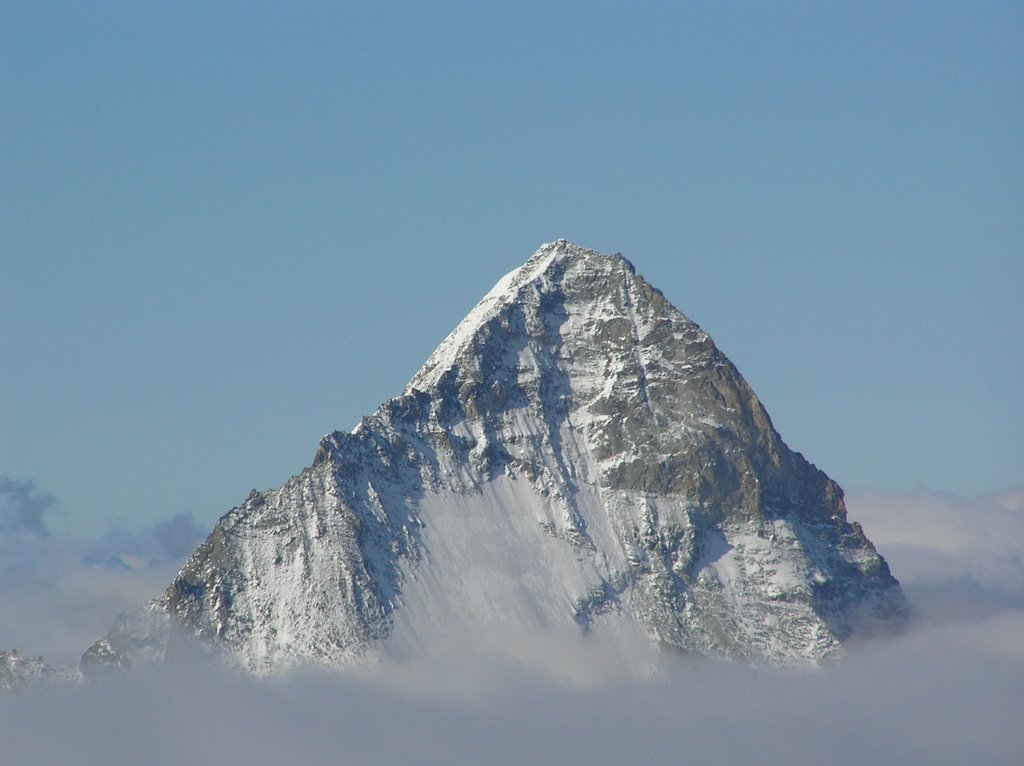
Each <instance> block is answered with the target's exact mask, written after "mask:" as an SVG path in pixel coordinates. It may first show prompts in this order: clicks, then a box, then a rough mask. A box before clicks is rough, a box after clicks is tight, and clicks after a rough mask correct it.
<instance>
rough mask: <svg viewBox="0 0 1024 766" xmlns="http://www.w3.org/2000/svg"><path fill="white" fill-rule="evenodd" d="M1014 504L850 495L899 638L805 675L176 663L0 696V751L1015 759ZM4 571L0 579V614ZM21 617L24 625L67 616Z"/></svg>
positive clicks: (299, 756)
mask: <svg viewBox="0 0 1024 766" xmlns="http://www.w3.org/2000/svg"><path fill="white" fill-rule="evenodd" d="M1022 499H1024V491H1021V490H1020V489H1015V490H1012V491H1009V492H1005V493H1000V494H993V495H988V496H985V497H979V498H972V499H965V498H959V497H956V496H952V495H945V494H939V493H931V492H927V491H924V490H921V491H918V492H915V493H898V494H889V493H867V492H865V493H855V494H852V495H851V496H850V497H849V498H848V506H849V509H850V515H851V517H852V518H854V519H857V520H859V521H861V523H862V524H863V525H864V527H865V530H866V532H867V534H868V536H869V537H871V538H872V539H873V540H874V541H875V542H876V544H877V545H878V548H879V550H880V551H881V552H882V553H883V555H885V556H886V557H887V559H888V560H889V562H890V565H891V566H892V569H893V572H894V574H895V575H896V576H897V577H898V578H900V579H901V581H902V582H903V583H904V584H905V587H906V590H907V594H908V597H909V599H910V601H911V606H912V609H913V610H914V620H913V622H912V625H911V627H910V629H909V630H908V632H907V633H906V634H905V635H904V636H902V637H900V638H897V639H887V640H878V641H874V642H871V643H867V644H862V645H859V646H854V647H852V649H851V651H850V653H849V655H848V656H846V657H845V658H843V659H842V660H840V661H837V662H835V663H832V664H830V665H828V666H826V667H823V668H820V669H817V670H813V671H808V670H787V671H774V670H773V671H760V670H751V669H749V668H742V667H735V666H729V665H720V664H716V663H708V662H699V661H693V660H689V661H688V660H684V659H681V658H676V659H675V660H670V661H667V662H666V664H665V666H664V667H663V669H662V672H661V674H660V676H659V677H658V678H656V679H649V680H619V681H614V682H606V683H595V684H587V683H581V682H579V679H577V681H576V682H575V683H568V682H565V681H562V680H558V679H557V678H556V677H554V676H552V675H551V674H550V673H546V672H543V671H541V670H539V669H537V667H538V663H529V662H525V661H523V660H522V658H519V659H517V658H515V657H509V656H506V657H504V658H497V657H495V656H484V655H483V654H481V652H480V651H479V649H478V647H474V645H473V642H472V640H467V641H466V642H465V643H460V644H459V645H453V646H451V647H448V648H447V651H445V652H444V653H442V654H441V655H439V656H437V657H434V658H433V659H432V661H431V662H430V663H429V664H428V666H426V667H412V666H409V667H401V668H397V669H396V668H391V669H390V670H387V671H385V670H383V669H382V670H379V671H377V672H370V673H364V674H360V675H354V674H324V673H320V674H302V673H297V674H294V675H292V676H289V677H287V678H279V679H274V680H270V681H257V680H253V679H249V678H243V677H237V676H231V675H225V674H224V672H223V671H220V670H217V669H215V668H212V667H211V666H210V665H209V664H208V660H205V659H202V658H199V657H193V658H191V659H190V660H188V661H185V662H183V663H182V664H180V665H178V666H176V667H174V668H169V669H164V670H159V671H150V672H145V673H139V674H137V675H134V676H132V677H130V678H127V679H124V680H121V681H116V682H110V683H103V684H99V685H90V686H87V687H82V688H41V689H37V690H35V691H33V692H32V693H29V694H24V695H18V696H13V697H10V696H9V697H6V698H0V741H2V742H3V743H4V744H3V752H4V756H5V758H9V759H10V761H11V762H12V763H51V762H52V763H61V762H74V763H80V764H101V763H102V764H108V763H150V764H156V765H157V766H161V765H162V764H180V763H189V764H214V763H227V764H236V763H237V764H264V763H266V764H271V763H304V764H339V763H358V764H395V763H403V762H408V763H417V764H435V763H436V764H442V763H443V764H461V763H466V764H479V763H488V764H505V763H509V764H511V763H553V762H562V763H587V764H613V763H615V764H621V763H636V762H643V761H664V762H682V763H687V764H704V763H706V764H712V763H714V764H720V763H737V762H749V763H765V764H775V763H779V764H781V763H786V764H821V763H829V764H864V763H901V764H929V765H933V764H963V763H971V764H1012V763H1021V762H1024V733H1022V729H1021V726H1020V720H1019V718H1020V710H1021V709H1024V608H1022V604H1021V602H1020V595H1021V594H1022V593H1024V569H1022V567H1021V561H1022V558H1024V533H1022V529H1024V527H1022V521H1024V519H1022V517H1024V503H1022ZM179 523H180V520H179ZM157 526H158V527H159V526H160V525H157ZM171 526H173V525H171ZM186 526H187V525H186ZM169 528H170V527H167V529H169ZM161 529H164V527H161ZM153 534H158V533H156V532H154V533H153ZM173 537H174V536H173V535H169V537H168V538H166V539H172V538H173ZM37 542H40V541H37ZM154 544H155V543H154ZM172 547H173V546H172ZM168 550H170V548H168ZM89 571H92V572H94V573H99V572H100V571H101V570H97V569H90V570H89ZM80 573H81V570H80V569H76V568H75V566H73V565H71V564H70V563H69V564H68V565H67V566H66V567H65V568H63V569H58V570H57V574H55V575H54V576H53V578H52V582H51V588H52V590H53V591H54V592H63V593H64V594H65V596H66V597H67V601H65V602H62V601H60V600H59V599H56V600H53V601H51V602H50V604H51V607H53V608H58V609H59V608H60V605H61V604H63V605H64V607H68V608H69V605H68V603H67V602H68V601H73V600H74V597H75V596H76V595H77V596H80V595H81V592H82V588H79V587H77V586H74V585H73V584H72V583H71V582H70V581H69V580H68V578H69V577H70V576H72V575H74V576H76V577H77V576H78V575H79V574H80ZM102 573H103V574H104V575H105V576H109V577H110V578H111V581H119V582H127V581H130V580H132V578H133V577H136V578H138V577H139V576H140V575H141V572H140V571H138V570H131V571H129V570H121V569H107V570H102ZM38 577H40V578H42V579H45V575H44V574H43V573H39V574H38ZM164 582H166V581H164ZM9 584H10V583H9V582H8V583H7V584H6V585H5V584H3V582H0V598H2V599H3V602H2V603H0V607H3V608H4V609H5V610H6V608H7V606H8V599H9V595H10V594H9V591H8V587H7V586H8V585H9ZM104 584H106V583H104ZM136 585H141V582H137V583H136ZM162 585H163V583H161V584H160V585H159V586H158V587H157V588H156V589H154V590H152V591H150V592H148V593H147V594H146V598H148V597H150V596H152V595H154V594H155V593H156V592H157V590H159V588H160V587H162ZM134 587H135V586H133V588H134ZM94 588H95V592H96V593H98V591H99V586H98V585H96V586H92V585H90V586H89V587H87V588H85V589H84V590H85V591H87V592H90V593H91V592H94ZM130 590H132V588H125V589H124V592H123V594H122V595H124V596H127V593H128V591H130ZM34 619H36V620H37V622H36V624H35V626H34V627H35V629H36V630H37V637H38V636H39V635H42V634H44V633H45V632H46V631H47V630H51V629H52V628H51V627H50V626H52V625H53V624H55V623H56V624H70V623H71V622H73V621H72V620H69V619H68V616H67V615H57V614H49V615H44V614H42V613H40V614H37V615H36V616H35V618H34ZM108 624H109V623H108ZM25 637H26V639H28V638H29V635H28V631H26V632H25ZM0 643H6V644H9V643H10V642H9V641H7V640H6V634H4V635H3V636H0ZM37 643H38V642H37ZM20 648H23V649H24V651H25V652H34V651H36V649H35V648H34V647H33V646H30V645H29V644H28V643H26V644H25V645H24V646H23V647H20ZM534 651H536V652H548V653H549V655H550V656H548V657H546V658H545V661H544V662H543V663H539V664H540V665H548V666H551V665H557V664H559V663H566V664H571V663H572V662H573V661H574V660H575V659H576V658H575V657H574V656H572V655H573V654H574V653H575V652H577V651H578V649H574V648H573V646H572V645H566V644H564V643H561V642H555V641H553V642H551V643H550V644H549V645H538V646H537V648H536V649H535V650H534Z"/></svg>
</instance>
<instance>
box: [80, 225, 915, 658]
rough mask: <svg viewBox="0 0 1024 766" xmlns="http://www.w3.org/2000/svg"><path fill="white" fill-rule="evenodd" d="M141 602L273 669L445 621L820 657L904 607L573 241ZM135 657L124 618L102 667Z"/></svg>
mask: <svg viewBox="0 0 1024 766" xmlns="http://www.w3.org/2000/svg"><path fill="white" fill-rule="evenodd" d="M149 610H150V613H151V616H152V617H159V616H165V615H169V616H170V617H171V618H172V620H171V622H173V623H175V624H177V625H181V626H184V627H185V628H186V629H187V630H188V631H189V632H192V633H195V634H196V635H198V636H200V637H202V638H204V639H206V640H208V641H209V642H211V643H212V644H214V645H218V646H222V647H224V648H226V649H227V650H228V651H229V653H230V654H231V655H232V656H234V657H236V658H237V659H238V660H239V661H240V662H241V663H242V664H243V665H245V666H246V667H248V668H249V669H251V670H253V671H255V672H268V671H271V670H274V669H277V668H280V667H284V666H287V665H289V664H292V663H294V662H310V661H312V662H320V663H325V664H328V665H335V666H337V665H345V664H348V663H351V662H353V661H355V660H358V659H359V658H370V657H374V658H382V657H383V658H387V657H392V658H394V657H407V656H410V655H416V654H417V653H429V652H430V651H431V650H432V647H436V645H437V644H438V642H441V641H444V640H445V637H446V636H450V635H451V634H452V633H453V632H462V633H463V634H466V635H474V636H482V635H487V636H491V637H495V636H497V637H500V636H507V637H510V638H509V639H508V643H509V646H508V647H507V648H508V650H509V651H517V650H516V649H515V646H522V645H524V642H526V643H528V639H529V636H531V635H537V634H540V633H543V632H545V631H555V632H560V633H564V632H566V631H570V630H571V631H573V632H574V633H575V634H576V635H578V636H579V637H580V640H585V641H591V642H593V641H599V640H608V641H610V642H611V643H613V644H615V645H616V646H618V647H620V650H621V652H622V653H624V654H625V655H635V656H636V657H638V658H639V657H641V656H643V657H647V656H648V655H649V654H650V648H651V647H652V646H654V647H660V648H674V649H678V650H682V651H685V652H694V653H699V654H711V655H720V656H725V657H731V658H735V659H743V660H757V659H765V660H768V661H772V662H780V663H791V662H800V661H807V660H810V661H817V660H820V659H821V658H823V657H825V656H827V655H829V654H830V653H833V652H835V651H837V650H839V648H840V646H841V642H842V641H843V640H845V639H846V638H847V637H849V636H850V635H852V634H853V633H855V632H856V631H866V630H874V629H876V628H878V627H879V626H892V625H898V624H899V623H900V621H901V620H902V618H903V615H904V613H905V605H904V601H903V597H902V594H901V592H900V590H899V586H898V584H897V582H896V581H895V580H894V579H893V578H892V576H891V575H890V574H889V570H888V567H887V566H886V564H885V562H884V561H883V560H882V558H881V557H880V556H878V555H877V553H876V552H875V550H874V548H873V546H872V545H871V543H870V542H869V541H868V540H867V539H866V537H865V536H864V535H863V533H862V531H861V530H860V528H859V527H858V526H857V525H855V524H850V523H848V522H847V520H846V512H845V509H844V507H843V501H842V491H841V490H840V489H839V487H838V486H837V485H836V484H835V483H834V482H832V481H831V480H830V479H829V478H828V477H827V476H825V475H824V474H823V473H822V472H821V471H819V470H817V469H816V468H815V467H814V466H812V465H810V464H809V463H808V462H807V461H806V460H804V459H803V457H802V456H801V455H799V454H797V453H794V452H792V451H790V450H789V449H788V448H787V447H786V446H785V444H784V443H783V442H782V439H781V438H780V436H779V435H778V433H776V431H775V430H774V428H773V427H772V425H771V421H770V419H769V418H768V415H767V413H766V412H765V410H764V408H763V407H762V406H761V404H760V402H759V401H758V399H757V397H756V396H755V395H754V393H753V392H752V391H751V390H750V388H749V387H748V386H747V384H746V382H745V381H744V380H743V378H742V377H741V376H740V374H739V373H738V371H737V370H736V369H735V367H734V366H733V365H732V364H731V363H730V362H729V361H728V359H726V358H725V356H724V355H723V354H722V353H721V352H720V351H719V350H718V349H717V348H716V347H715V345H714V343H713V342H712V340H711V339H710V337H708V335H707V334H706V333H704V332H703V331H702V330H701V329H700V328H699V327H698V326H697V325H696V324H694V323H693V322H691V321H689V320H688V319H687V318H686V317H685V316H683V315H682V314H681V313H680V312H679V311H678V310H676V309H675V308H674V307H673V306H672V305H671V304H669V303H668V301H667V300H666V299H665V297H664V296H663V295H662V294H661V293H660V292H659V291H657V290H655V289H654V288H652V287H651V286H650V285H649V284H647V283H646V282H645V281H644V280H643V278H642V277H640V276H638V275H637V274H636V273H635V271H634V268H633V266H632V265H631V264H630V263H629V262H628V261H626V260H625V259H624V258H622V257H621V256H618V255H613V256H604V255H600V254H598V253H595V252H593V251H590V250H586V249H584V248H581V247H578V246H576V245H573V244H571V243H569V242H566V241H564V240H561V241H558V242H556V243H553V244H550V245H545V246H543V247H542V248H541V249H540V250H538V251H537V253H535V254H534V255H533V257H531V258H530V259H529V260H528V261H527V262H526V263H525V264H524V265H523V266H522V267H521V268H519V269H517V270H516V271H514V272H512V273H511V274H508V275H506V276H505V277H504V278H503V279H502V280H500V281H499V282H498V284H497V285H496V286H495V287H494V288H493V289H492V290H491V291H490V292H489V293H488V294H487V295H486V296H485V297H484V298H483V299H482V300H481V302H480V303H479V304H478V305H477V306H476V307H475V308H474V309H473V310H472V311H471V312H470V314H469V315H468V316H467V317H466V318H465V319H464V320H463V321H462V322H461V323H460V324H459V325H458V327H456V329H455V330H454V331H453V332H452V333H451V334H450V335H449V336H448V338H446V339H445V340H444V342H443V343H442V344H441V345H440V346H439V347H438V348H437V350H436V351H435V352H434V353H433V354H432V355H431V356H430V358H429V359H428V360H427V362H426V363H425V364H424V366H423V368H422V369H421V370H420V371H419V372H418V373H417V374H416V375H415V376H414V377H413V378H412V380H411V381H410V383H409V385H408V387H407V388H406V390H405V392H404V393H403V394H402V395H401V396H399V397H396V398H394V399H391V400H389V401H387V402H385V403H384V404H383V405H381V407H380V408H378V410H377V411H376V412H375V413H374V414H373V415H372V416H370V417H367V418H364V419H363V420H362V421H361V422H360V424H359V425H358V426H357V427H356V428H355V429H354V430H353V431H352V432H351V433H342V432H335V433H332V434H329V435H328V436H325V437H324V438H323V440H322V441H321V444H320V446H319V449H318V451H317V453H316V457H315V459H314V461H313V464H312V465H311V466H310V467H309V468H307V469H305V470H304V471H303V472H302V473H301V474H299V475H298V476H295V477H293V478H292V479H291V480H289V481H288V482H287V483H286V484H285V485H284V486H283V487H281V488H279V489H276V490H272V491H268V492H263V493H253V494H252V495H250V497H249V498H247V500H246V501H245V503H244V504H242V505H241V506H239V507H238V508H235V509H233V510H231V511H230V512H229V513H227V514H226V515H225V516H224V517H223V518H222V519H221V520H220V521H219V522H218V523H217V525H216V527H215V529H214V530H213V533H212V534H211V535H210V537H209V538H208V540H207V541H206V542H205V543H203V545H201V546H200V548H199V549H198V550H197V551H196V553H195V554H194V555H193V557H192V558H191V560H190V561H189V562H188V563H187V564H186V566H185V567H184V568H183V569H182V571H181V573H179V575H178V576H177V577H176V578H175V580H174V582H172V583H171V585H170V587H169V588H168V589H167V591H166V592H165V593H164V594H163V595H162V596H160V597H159V598H158V599H156V600H155V601H154V602H153V604H151V605H150V607H149ZM499 642H500V639H499ZM141 643H144V644H145V645H146V646H147V647H148V648H147V652H148V653H149V654H150V655H152V654H153V653H154V651H155V652H156V653H157V654H159V652H160V651H164V650H166V647H165V646H163V645H159V641H157V642H156V643H157V646H156V648H155V649H154V642H153V640H152V639H151V638H147V640H146V641H144V642H141ZM513 644H514V645H515V646H513ZM139 645H140V640H139V639H138V637H135V638H133V637H132V635H131V631H128V630H123V629H115V630H114V631H112V632H111V634H110V635H108V636H107V638H106V639H104V640H103V641H102V642H99V643H98V644H97V646H96V647H94V649H93V650H90V652H91V654H90V653H87V655H86V658H85V659H86V663H87V664H88V663H90V662H92V663H94V664H104V663H109V662H117V663H123V662H127V661H129V660H130V659H131V655H132V653H133V651H135V650H134V649H133V647H136V648H137V647H138V646H139ZM100 650H102V651H100ZM644 661H646V660H644Z"/></svg>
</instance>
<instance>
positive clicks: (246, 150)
mask: <svg viewBox="0 0 1024 766" xmlns="http://www.w3.org/2000/svg"><path fill="white" fill-rule="evenodd" d="M213 6H216V7H213ZM559 237H567V238H569V239H572V240H574V241H576V242H578V243H580V244H582V245H586V246H589V247H593V248H595V249H598V250H601V251H603V252H615V251H621V252H622V253H623V254H624V255H626V256H627V257H628V258H630V259H631V260H632V261H633V262H634V264H635V265H636V266H637V269H638V271H639V272H640V273H642V274H644V275H645V276H646V277H647V278H648V279H649V280H650V281H651V282H652V283H653V284H654V285H656V286H657V287H659V288H661V289H662V291H663V292H665V294H666V295H667V296H668V297H669V299H670V300H672V302H673V303H675V304H676V305H677V306H678V307H679V308H680V309H681V310H682V311H683V312H684V313H686V314H687V315H688V316H690V317H691V318H692V319H694V320H695V321H697V322H698V323H700V324H701V325H702V326H703V327H704V328H705V329H706V330H708V331H709V332H710V333H711V335H712V336H713V337H714V338H715V340H716V341H717V343H718V345H719V346H720V347H721V348H722V349H723V350H724V351H725V352H726V353H727V354H728V355H729V356H730V357H731V358H732V359H733V361H734V362H735V363H736V364H737V366H738V367H739V368H740V371H741V372H742V373H743V374H744V375H745V376H746V377H747V379H748V380H749V382H750V383H751V385H752V386H753V387H754V389H755V391H757V392H758V394H759V395H760V397H761V399H762V400H763V401H764V403H765V405H766V406H767V408H768V410H769V412H770V413H771V414H772V416H773V419H774V421H775V424H776V426H777V427H778V429H779V430H780V432H781V433H782V435H783V437H784V438H785V439H786V441H787V442H788V443H789V444H790V446H792V447H793V448H795V449H797V450H800V451H802V452H804V453H805V454H806V455H807V457H808V458H809V459H810V460H812V461H813V462H815V463H816V464H818V465H819V466H820V467H822V468H823V469H824V470H826V471H827V472H828V473H829V474H830V475H832V476H833V477H834V478H835V479H837V480H838V481H839V482H840V483H841V484H843V485H844V486H847V487H848V488H856V487H861V488H868V487H870V488H878V489H900V488H913V487H915V486H919V485H923V486H927V487H929V488H931V489H933V490H946V491H951V492H955V493H959V494H964V495H970V494H974V493H979V492H982V491H985V490H990V489H998V488H1002V487H1006V486H1010V485H1013V484H1019V483H1020V482H1022V481H1024V447H1022V445H1021V437H1022V435H1024V301H1022V293H1024V4H1021V3H1019V2H1008V3H994V2H990V3H982V2H970V3H967V2H963V3H945V2H933V1H930V2H923V3H914V2H899V3H891V2H885V3H844V4H840V3H820V2H807V3H784V2H779V3H761V2H751V3H731V4H728V3H726V4H723V3H718V2H707V3H685V4H684V3H674V2H673V3H664V4H660V3H658V4H651V3H639V4H630V5H629V7H628V8H627V7H626V5H625V4H622V3H597V2H586V3H582V2H581V3H558V2H554V3H551V2H546V3H540V4H536V5H533V4H529V3H514V4H512V3H509V4H505V3H480V2H466V3H459V4H450V3H437V4H428V3H416V4H410V3H388V4H384V3H366V4H359V5H354V4H340V3H330V4H328V3H287V4H284V3H281V4H278V5H267V4H262V3H252V2H247V3H216V4H210V3H205V2H204V3H188V2H185V3H127V2H126V3H120V4H111V3H105V2H92V3H64V2H61V3H45V2H39V0H33V1H32V2H6V1H4V2H0V267H2V268H0V352H2V359H0V477H6V478H7V479H8V481H13V482H24V481H33V482H35V484H36V485H37V487H38V488H39V489H40V491H44V492H48V493H50V494H52V495H54V496H55V497H56V498H57V501H58V502H57V509H58V511H59V515H56V516H53V517H52V518H51V520H50V523H51V524H52V525H53V527H54V528H58V527H60V528H62V529H64V530H66V531H72V530H81V531H86V530H93V529H97V528H100V527H105V526H107V525H109V524H110V523H111V522H115V521H116V522H120V523H125V524H129V525H131V524H139V525H141V524H149V523H152V522H153V521H154V520H157V519H163V518H167V517H169V516H172V515H174V514H177V513H179V512H193V513H194V514H195V515H196V517H197V518H198V519H200V520H204V521H207V520H208V521H210V522H212V520H213V519H215V518H216V517H217V516H219V515H220V514H221V513H223V512H224V511H226V510H227V509H228V508H230V507H231V506H232V505H235V504H237V503H238V502H240V501H241V500H242V499H243V498H244V496H245V494H246V493H247V492H248V490H249V489H250V488H253V487H258V488H268V487H272V486H276V485H278V484H280V483H281V482H282V481H283V480H284V479H286V478H287V477H288V476H289V475H291V474H293V473H296V472H298V471H299V470H300V469H301V468H302V467H303V466H305V465H307V464H308V463H309V462H310V460H311V459H312V456H313V453H314V451H315V449H316V445H317V440H318V438H319V437H320V436H321V435H322V434H323V433H325V432H328V431H331V430H333V429H335V428H349V427H351V426H352V425H353V424H354V423H355V422H356V421H357V420H358V418H359V416H360V415H362V414H364V413H367V412H370V411H372V410H373V409H374V408H375V407H376V405H377V404H379V403H380V402H381V401H383V400H384V399H386V398H388V397H389V396H392V395H395V394H397V393H399V392H400V391H401V389H402V388H403V387H404V384H405V382H406V381H407V380H408V378H409V377H410V376H411V375H412V373H413V372H415V370H416V369H417V368H418V367H419V365H420V364H421V363H422V361H423V360H425V359H426V357H427V356H428V355H429V353H430V351H431V350H432V349H433V348H434V346H435V345H436V344H437V343H438V342H439V341H440V340H441V339H442V338H443V337H444V335H445V334H446V333H447V332H448V331H449V330H450V329H451V328H452V327H454V325H455V324H456V323H457V321H458V320H459V319H460V318H461V317H462V316H463V315H464V314H465V313H466V312H467V311H468V310H469V308H470V307H471V306H472V305H473V303H474V302H475V301H476V300H477V299H478V298H479V297H481V296H482V295H483V294H484V293H485V292H486V291H487V290H488V289H489V288H490V287H491V285H492V284H493V283H494V282H496V281H497V280H498V278H499V277H501V276H502V275H503V274H504V273H505V272H507V271H509V270H510V269H512V268H514V267H516V266H517V265H519V264H520V263H521V262H522V261H524V260H525V259H526V258H527V257H528V256H529V255H530V254H531V253H532V252H533V251H534V250H535V249H536V247H537V246H538V245H539V244H541V243H542V242H547V241H551V240H554V239H557V238H559Z"/></svg>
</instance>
